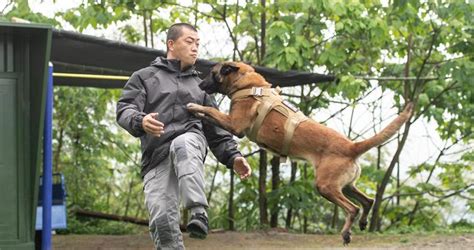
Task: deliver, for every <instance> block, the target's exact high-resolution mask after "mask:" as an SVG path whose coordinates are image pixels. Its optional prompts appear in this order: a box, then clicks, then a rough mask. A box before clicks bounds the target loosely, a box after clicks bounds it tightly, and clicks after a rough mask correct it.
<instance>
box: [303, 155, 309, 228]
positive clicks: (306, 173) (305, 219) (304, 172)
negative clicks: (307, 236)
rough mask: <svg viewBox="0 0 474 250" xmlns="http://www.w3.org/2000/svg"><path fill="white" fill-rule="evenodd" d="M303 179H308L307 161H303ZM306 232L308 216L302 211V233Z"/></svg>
mask: <svg viewBox="0 0 474 250" xmlns="http://www.w3.org/2000/svg"><path fill="white" fill-rule="evenodd" d="M303 179H304V180H307V179H308V163H306V162H305V163H304V166H303ZM307 232H308V217H307V216H306V213H305V212H304V211H303V233H307Z"/></svg>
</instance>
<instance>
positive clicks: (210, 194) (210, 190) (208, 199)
mask: <svg viewBox="0 0 474 250" xmlns="http://www.w3.org/2000/svg"><path fill="white" fill-rule="evenodd" d="M218 170H219V162H217V164H216V169H215V170H214V175H213V176H212V182H211V188H210V189H209V194H208V195H207V203H209V204H211V198H212V192H213V191H214V183H215V181H216V176H217V171H218Z"/></svg>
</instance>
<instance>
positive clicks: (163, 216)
mask: <svg viewBox="0 0 474 250" xmlns="http://www.w3.org/2000/svg"><path fill="white" fill-rule="evenodd" d="M206 147H207V144H206V140H205V138H204V137H203V136H202V135H199V134H197V133H192V132H188V133H185V134H183V135H180V136H178V137H176V138H175V139H174V140H173V142H172V143H171V146H170V153H169V156H168V158H167V159H166V160H164V161H162V162H161V163H160V164H159V165H158V166H156V167H155V168H153V169H152V170H150V172H148V173H147V174H146V175H145V177H144V180H143V181H144V192H145V204H146V206H147V208H148V212H149V215H150V217H149V218H150V224H149V226H150V235H151V237H152V239H153V242H154V243H155V247H156V249H184V245H183V237H182V234H181V231H180V229H179V221H180V217H179V200H180V198H181V201H182V202H183V205H184V207H185V208H192V207H199V206H201V207H204V208H207V207H208V204H207V199H206V194H205V192H204V169H203V168H204V157H205V154H206Z"/></svg>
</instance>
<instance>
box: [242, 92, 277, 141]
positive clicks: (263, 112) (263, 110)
mask: <svg viewBox="0 0 474 250" xmlns="http://www.w3.org/2000/svg"><path fill="white" fill-rule="evenodd" d="M276 103H277V100H275V99H274V100H273V101H267V102H262V103H261V104H260V106H259V107H258V109H257V118H256V119H255V121H254V123H253V125H252V127H251V128H250V130H249V133H247V135H248V137H249V139H250V140H251V141H255V142H256V141H257V134H258V131H259V130H260V127H261V126H262V123H263V120H264V119H265V117H267V114H268V113H269V112H270V111H271V110H272V109H273V107H274V106H275V104H276Z"/></svg>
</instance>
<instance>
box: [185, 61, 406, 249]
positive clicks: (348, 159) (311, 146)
mask: <svg viewBox="0 0 474 250" xmlns="http://www.w3.org/2000/svg"><path fill="white" fill-rule="evenodd" d="M199 87H200V88H201V89H202V90H204V91H206V92H207V93H208V94H212V93H216V92H218V93H221V94H224V95H227V96H228V97H230V98H231V99H232V101H231V107H230V111H229V114H228V115H227V114H224V113H222V112H220V111H219V110H217V109H215V108H212V107H206V106H201V105H198V104H194V103H189V104H188V106H187V108H188V110H189V111H190V112H192V113H193V114H194V115H196V116H198V117H200V118H202V119H206V120H208V121H210V122H212V123H214V124H216V125H218V126H220V127H222V128H224V129H226V130H228V131H229V132H231V133H232V134H234V135H236V136H238V137H240V138H242V137H243V136H244V135H247V136H249V135H250V134H252V132H253V133H254V135H253V138H251V140H253V141H254V142H256V143H258V144H259V145H261V146H263V147H265V148H267V149H269V150H270V151H273V152H275V153H277V154H279V155H285V156H289V157H295V158H302V159H305V160H307V161H309V162H310V163H312V164H313V166H314V171H315V186H316V188H317V190H318V191H319V193H320V194H321V195H322V196H323V197H324V198H326V199H327V200H329V201H331V202H333V203H334V204H336V205H338V206H340V207H341V208H342V209H344V211H345V212H346V219H345V223H344V226H343V228H342V231H341V236H342V239H343V244H344V245H347V244H349V243H350V241H351V227H352V224H353V222H354V220H355V219H356V217H357V215H358V214H359V210H360V208H359V207H358V206H356V205H355V204H354V203H352V202H351V201H350V200H349V199H348V197H350V198H353V199H354V200H356V201H358V202H359V203H360V204H361V205H362V209H363V211H362V215H361V217H360V219H359V227H360V229H361V230H364V229H366V227H367V216H368V214H369V211H370V209H371V208H372V204H373V202H374V200H373V199H372V198H369V197H368V196H367V195H365V194H364V193H363V192H361V191H360V190H359V189H357V188H356V186H355V185H354V184H355V182H356V180H357V179H358V178H359V176H360V172H361V170H360V167H359V165H358V164H357V163H356V159H357V158H358V157H359V156H360V155H361V154H363V153H364V152H366V151H367V150H369V149H371V148H373V147H375V146H377V145H380V144H382V143H383V142H385V141H387V140H388V139H389V138H390V137H392V136H393V135H394V134H395V133H396V132H397V131H398V130H399V129H400V127H401V126H402V125H403V124H404V123H405V122H407V121H408V120H409V119H410V117H411V115H412V111H413V103H411V102H407V104H406V105H405V108H404V110H403V111H402V112H401V113H400V114H399V116H398V117H397V118H395V119H394V120H393V121H392V122H391V123H390V124H389V125H388V126H387V127H385V128H384V129H383V130H382V131H381V132H380V133H378V134H376V135H374V136H373V137H371V138H369V139H366V140H363V141H360V142H353V141H351V140H349V139H348V138H346V137H345V136H343V135H342V134H340V133H338V132H336V131H335V130H333V129H331V128H328V127H326V126H324V125H322V124H320V123H318V122H316V121H314V120H312V119H309V118H306V119H304V118H303V119H301V115H299V116H296V117H299V119H296V120H297V121H296V122H295V123H296V126H293V127H294V128H293V131H289V132H290V133H292V136H291V138H290V139H289V140H288V139H287V141H288V145H286V148H287V152H286V153H287V154H282V151H284V148H285V145H283V144H284V141H285V136H286V138H288V136H287V134H288V130H286V129H285V128H286V127H287V126H286V124H287V123H288V122H287V120H289V119H290V118H289V117H288V116H285V115H284V114H283V113H282V112H278V110H276V109H270V110H269V111H267V114H265V117H264V118H259V114H258V113H259V112H261V107H262V106H263V105H264V101H263V99H262V98H261V96H262V91H263V92H265V91H266V93H270V92H269V91H270V90H272V88H271V84H270V83H268V82H266V81H265V79H264V78H263V76H261V75H260V74H258V73H256V72H255V70H254V69H253V68H252V67H251V66H249V65H247V64H245V63H240V62H225V63H219V64H217V65H215V66H214V67H213V68H212V70H211V72H210V73H209V74H208V75H207V77H206V78H205V79H204V80H203V81H202V82H201V83H200V84H199ZM251 89H253V90H258V91H254V92H256V93H254V94H253V95H252V94H248V95H247V94H244V95H241V94H239V91H240V92H242V91H244V90H245V91H249V90H251ZM277 92H278V91H273V93H270V94H269V95H272V96H273V100H275V98H277V99H278V98H279V95H278V93H277ZM247 93H248V92H247ZM259 94H260V95H259ZM236 96H240V98H235V97H236ZM232 97H234V98H232ZM267 106H268V105H267ZM280 106H281V105H280ZM290 109H292V108H291V107H290ZM291 112H293V113H296V112H297V111H295V110H292V111H290V113H291ZM290 117H291V116H290ZM293 117H295V116H293ZM258 120H262V122H261V126H260V128H258V129H257V130H258V131H255V129H254V130H253V131H251V130H252V128H255V123H256V122H258Z"/></svg>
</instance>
